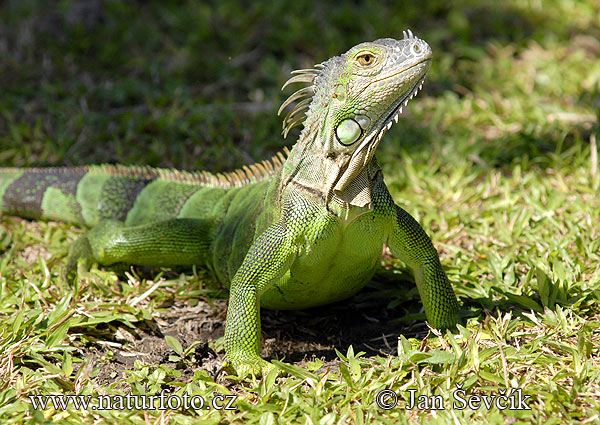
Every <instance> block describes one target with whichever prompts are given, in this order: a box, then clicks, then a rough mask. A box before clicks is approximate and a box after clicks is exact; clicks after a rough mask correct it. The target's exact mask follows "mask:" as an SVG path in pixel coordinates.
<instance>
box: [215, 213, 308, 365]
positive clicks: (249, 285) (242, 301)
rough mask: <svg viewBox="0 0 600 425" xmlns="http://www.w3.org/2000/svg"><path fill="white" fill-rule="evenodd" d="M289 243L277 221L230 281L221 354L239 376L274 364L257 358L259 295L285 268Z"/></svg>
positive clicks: (292, 253) (291, 248) (290, 253)
mask: <svg viewBox="0 0 600 425" xmlns="http://www.w3.org/2000/svg"><path fill="white" fill-rule="evenodd" d="M291 242H292V241H291V239H290V238H289V235H286V231H285V226H284V225H283V224H282V223H281V222H277V223H275V224H273V225H271V226H269V227H268V228H267V229H266V230H265V232H264V233H263V234H262V235H261V236H259V237H258V238H257V239H256V240H255V241H254V243H253V244H252V246H251V247H250V250H249V251H248V253H247V254H246V257H245V258H244V261H243V262H242V265H241V266H240V268H239V269H238V271H237V272H236V274H235V276H234V277H233V280H232V281H231V287H230V289H229V291H230V295H229V306H228V309H227V322H226V324H225V353H226V354H227V358H228V361H229V362H230V363H231V366H232V367H233V369H235V371H236V372H237V374H238V375H239V376H246V375H249V374H254V375H257V376H258V375H266V374H267V373H268V372H269V371H270V370H271V369H273V367H274V366H273V365H272V364H271V363H269V362H267V361H266V360H263V359H262V358H261V357H260V335H261V334H260V296H261V294H262V293H264V292H265V290H267V289H268V287H269V286H270V285H271V284H272V283H273V282H274V281H275V280H276V279H278V278H279V277H281V276H282V275H283V274H284V273H285V272H286V271H287V270H288V269H289V267H290V264H291V262H292V261H293V259H294V256H295V253H296V252H297V251H296V249H294V245H293V244H292V243H291Z"/></svg>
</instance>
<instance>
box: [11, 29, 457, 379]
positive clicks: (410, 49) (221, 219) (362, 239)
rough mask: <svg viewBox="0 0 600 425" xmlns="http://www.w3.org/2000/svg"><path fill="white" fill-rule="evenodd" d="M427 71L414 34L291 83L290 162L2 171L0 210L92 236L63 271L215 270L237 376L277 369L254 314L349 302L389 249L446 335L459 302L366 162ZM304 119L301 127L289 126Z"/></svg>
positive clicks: (426, 54)
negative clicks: (81, 266) (195, 168)
mask: <svg viewBox="0 0 600 425" xmlns="http://www.w3.org/2000/svg"><path fill="white" fill-rule="evenodd" d="M430 61H431V49H430V48H429V46H428V45H427V44H426V43H425V42H424V41H422V40H420V39H418V38H416V37H414V36H413V35H412V33H410V31H409V32H408V34H407V33H405V37H404V39H402V40H392V39H382V40H377V41H374V42H372V43H363V44H359V45H358V46H355V47H353V48H352V49H350V50H349V51H348V52H347V53H345V54H343V55H341V56H337V57H334V58H332V59H330V60H328V61H327V62H324V63H322V64H320V65H318V66H317V67H316V68H317V69H310V70H301V71H297V72H296V73H295V75H294V76H293V77H292V78H291V79H290V80H289V81H288V83H287V84H290V83H296V82H304V83H308V87H305V88H303V89H300V90H298V91H297V92H296V93H294V94H293V95H291V96H290V98H289V99H288V101H286V102H285V103H284V104H283V105H282V109H284V108H285V107H286V106H287V105H288V104H291V103H292V102H293V101H296V100H301V101H300V102H298V103H297V104H296V106H295V107H294V108H293V109H292V110H291V111H290V113H288V115H287V116H286V118H285V119H284V134H286V135H287V132H288V131H289V129H290V128H291V127H293V126H295V125H297V124H300V123H301V122H302V121H304V129H303V131H302V132H301V134H300V137H299V139H298V141H297V142H296V144H295V145H294V147H293V149H292V150H291V152H289V155H288V157H287V159H285V157H284V156H283V155H280V156H279V157H276V158H274V159H273V160H271V161H265V162H263V163H261V164H258V165H253V166H250V168H248V167H246V168H245V169H244V170H238V171H236V172H235V173H230V174H227V175H216V176H215V175H212V174H209V173H205V172H204V173H197V174H190V173H184V172H177V171H170V170H156V169H150V168H126V167H115V166H90V167H80V168H46V169H0V206H1V211H2V212H3V213H4V214H13V215H20V216H24V217H30V218H36V219H37V218H42V219H58V220H66V221H71V222H74V223H79V224H81V225H84V226H89V227H91V230H90V231H89V232H88V233H87V234H86V236H84V237H83V238H82V239H80V240H79V241H77V242H76V243H75V244H74V245H73V247H72V248H71V251H70V254H69V259H68V262H67V268H68V269H70V268H72V267H74V265H75V264H76V262H77V261H76V260H77V259H78V258H80V257H83V258H85V259H86V260H88V261H96V262H98V263H100V264H103V265H111V264H115V263H127V264H138V265H161V266H171V265H191V264H200V265H204V266H206V267H208V268H210V269H211V270H213V271H214V273H215V274H216V276H217V277H218V278H219V279H220V280H221V281H222V282H224V283H225V284H226V285H228V286H229V287H230V300H229V309H228V312H227V322H226V327H225V351H226V354H227V358H228V362H229V364H230V365H231V367H232V368H233V369H234V370H235V371H237V373H238V374H239V375H247V374H250V373H253V374H257V375H260V374H265V373H267V372H268V371H269V370H271V369H272V368H273V365H272V364H271V363H269V362H267V361H265V360H263V359H261V357H260V307H261V306H262V307H266V308H277V309H295V308H305V307H311V306H316V305H322V304H326V303H330V302H333V301H337V300H342V299H345V298H347V297H350V296H351V295H353V294H354V293H356V292H357V291H358V290H359V289H360V288H362V287H363V286H364V285H365V284H366V283H367V282H368V281H369V279H370V278H371V276H372V275H373V273H374V272H375V269H376V267H377V265H378V263H379V261H380V258H381V252H382V247H383V245H384V244H387V245H388V246H389V247H390V249H391V251H392V253H393V254H394V255H395V256H397V257H398V258H400V259H402V260H403V261H404V262H406V263H407V264H408V265H409V266H410V267H411V268H412V269H413V270H414V274H415V280H416V283H417V287H418V290H419V294H420V296H421V299H422V301H423V305H424V307H425V312H426V315H427V319H428V320H429V322H430V323H431V325H432V326H434V327H437V328H444V327H451V326H453V325H454V324H455V323H456V321H457V318H458V303H457V301H456V297H455V295H454V293H453V291H452V288H451V286H450V283H449V281H448V278H447V277H446V274H445V273H444V271H443V270H442V267H441V265H440V261H439V258H438V254H437V251H436V250H435V248H434V247H433V245H432V243H431V241H430V239H429V238H428V237H427V235H426V234H425V232H424V231H423V229H422V228H421V227H420V226H419V224H418V223H417V222H416V221H415V220H414V219H413V218H412V217H411V216H410V215H409V214H408V213H407V212H406V211H404V210H403V209H402V208H400V207H398V206H396V205H395V204H394V202H393V200H392V198H391V196H390V194H389V192H388V190H387V188H386V186H385V184H384V182H383V176H382V172H381V169H380V167H379V166H378V164H377V161H376V159H375V157H374V152H375V149H376V148H377V146H378V144H379V142H380V140H381V137H382V136H383V134H384V133H385V132H386V131H387V130H388V129H389V127H390V126H391V123H392V121H393V120H397V119H398V115H399V114H400V112H401V108H402V106H405V105H406V102H408V100H409V99H410V98H412V97H413V95H415V94H416V93H417V91H418V89H419V88H420V86H421V84H422V82H423V79H424V77H425V74H426V73H427V71H428V69H429V66H430ZM287 84H286V85H287ZM284 87H285V86H284ZM306 109H308V110H307V112H306V119H305V120H303V119H302V118H298V116H299V114H298V113H299V112H301V111H302V110H306ZM280 111H281V110H280Z"/></svg>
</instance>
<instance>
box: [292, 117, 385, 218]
mask: <svg viewBox="0 0 600 425" xmlns="http://www.w3.org/2000/svg"><path fill="white" fill-rule="evenodd" d="M311 115H312V116H309V117H308V118H307V120H306V122H305V126H304V129H303V131H302V133H301V134H300V137H299V139H298V142H296V144H295V145H294V147H293V148H292V150H291V152H290V154H289V156H288V158H287V160H286V162H285V163H284V165H283V169H282V179H281V184H282V192H283V191H284V190H286V189H287V188H288V187H289V186H290V185H293V186H295V187H297V188H301V189H302V188H303V189H304V190H306V191H309V192H311V193H312V194H315V195H318V196H319V197H320V198H322V200H323V201H324V202H325V203H326V204H327V207H328V208H329V209H330V210H334V211H335V210H339V209H340V207H341V208H342V209H351V208H352V207H358V208H360V209H365V210H369V209H371V203H372V192H373V187H374V184H375V180H376V177H377V174H378V173H380V172H381V168H380V167H379V164H378V163H377V160H376V159H375V157H374V155H373V152H374V149H371V148H370V147H366V148H365V149H363V150H362V152H354V153H353V154H346V155H344V154H337V155H334V154H331V153H328V152H327V149H324V148H323V147H326V146H328V144H329V143H330V142H331V143H333V141H332V140H330V139H332V136H331V135H328V134H326V133H325V132H324V131H323V129H324V127H325V123H326V120H327V117H321V116H315V115H313V114H311ZM355 209H356V208H355Z"/></svg>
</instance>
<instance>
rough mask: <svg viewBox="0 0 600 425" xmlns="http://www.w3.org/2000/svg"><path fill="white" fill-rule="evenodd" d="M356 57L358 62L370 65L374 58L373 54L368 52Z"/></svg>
mask: <svg viewBox="0 0 600 425" xmlns="http://www.w3.org/2000/svg"><path fill="white" fill-rule="evenodd" d="M356 59H357V60H358V63H359V64H361V65H363V66H367V65H371V64H372V63H373V61H374V60H375V58H374V57H373V55H372V54H370V53H365V54H362V55H360V56H359V57H357V58H356Z"/></svg>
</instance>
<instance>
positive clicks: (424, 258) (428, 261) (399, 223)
mask: <svg viewBox="0 0 600 425" xmlns="http://www.w3.org/2000/svg"><path fill="white" fill-rule="evenodd" d="M395 207H396V225H395V227H394V229H393V232H392V233H391V235H390V237H389V240H388V246H389V247H390V249H391V251H392V254H394V256H395V257H397V258H399V259H401V260H402V261H404V262H405V263H407V264H408V265H409V266H410V267H411V268H412V269H413V271H414V274H415V281H416V283H417V288H418V290H419V295H420V296H421V300H422V301H423V306H424V307H425V314H426V316H427V320H429V323H430V324H431V325H432V326H433V327H435V328H449V327H453V326H454V325H455V324H456V323H457V321H458V311H459V307H458V301H457V300H456V295H454V291H453V290H452V287H451V286H450V281H449V280H448V277H447V276H446V273H444V270H443V269H442V266H441V264H440V259H439V256H438V253H437V251H436V250H435V248H434V246H433V244H432V243H431V240H430V239H429V237H428V236H427V234H426V233H425V231H424V230H423V228H422V227H421V226H420V225H419V223H417V222H416V220H415V219H414V218H412V217H411V216H410V214H408V213H407V212H406V211H404V210H403V209H402V208H400V207H398V206H397V205H396V206H395Z"/></svg>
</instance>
